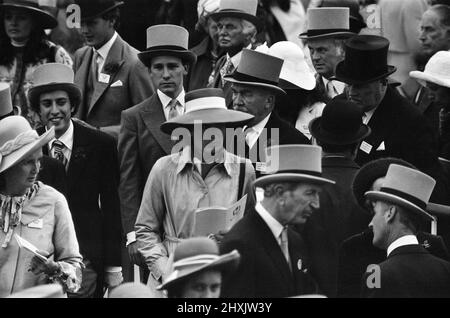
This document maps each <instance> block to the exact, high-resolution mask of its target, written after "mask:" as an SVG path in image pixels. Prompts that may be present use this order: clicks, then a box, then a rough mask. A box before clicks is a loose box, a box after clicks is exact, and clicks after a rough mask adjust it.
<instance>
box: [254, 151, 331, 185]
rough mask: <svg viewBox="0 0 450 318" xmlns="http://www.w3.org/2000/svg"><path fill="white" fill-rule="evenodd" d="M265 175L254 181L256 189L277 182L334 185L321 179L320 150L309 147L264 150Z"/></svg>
mask: <svg viewBox="0 0 450 318" xmlns="http://www.w3.org/2000/svg"><path fill="white" fill-rule="evenodd" d="M266 158H267V163H268V166H267V169H266V172H265V175H263V176H262V177H261V178H259V179H257V180H256V181H255V186H256V187H261V188H263V187H264V186H266V185H268V184H272V183H277V182H307V183H314V184H335V182H334V181H331V180H329V179H325V178H323V177H322V148H321V147H318V146H310V145H284V146H273V147H270V148H268V149H266Z"/></svg>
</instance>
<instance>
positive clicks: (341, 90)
mask: <svg viewBox="0 0 450 318" xmlns="http://www.w3.org/2000/svg"><path fill="white" fill-rule="evenodd" d="M321 77H322V80H323V84H324V85H325V88H327V87H328V83H329V82H332V83H333V86H334V88H336V90H337V92H338V94H339V95H340V94H342V93H344V90H345V87H346V86H347V85H346V84H345V83H343V82H340V81H337V80H331V81H330V80H328V79H326V78H325V77H324V76H321Z"/></svg>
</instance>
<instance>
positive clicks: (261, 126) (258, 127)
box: [249, 113, 272, 134]
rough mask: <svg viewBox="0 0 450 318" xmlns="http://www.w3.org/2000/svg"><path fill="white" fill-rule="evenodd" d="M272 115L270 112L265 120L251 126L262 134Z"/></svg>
mask: <svg viewBox="0 0 450 318" xmlns="http://www.w3.org/2000/svg"><path fill="white" fill-rule="evenodd" d="M271 115H272V113H270V114H269V115H268V116H267V117H266V118H264V119H263V120H261V121H260V122H259V123H257V124H256V125H255V126H253V127H249V128H252V129H253V130H254V131H255V132H257V133H258V134H261V132H262V131H263V130H264V127H266V125H267V123H268V122H269V119H270V116H271Z"/></svg>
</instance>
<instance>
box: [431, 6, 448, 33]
mask: <svg viewBox="0 0 450 318" xmlns="http://www.w3.org/2000/svg"><path fill="white" fill-rule="evenodd" d="M430 10H432V11H434V12H436V13H437V14H438V15H439V17H440V19H439V23H440V24H441V26H443V27H445V28H449V27H450V7H449V6H448V5H445V4H437V5H434V6H432V7H431V8H430Z"/></svg>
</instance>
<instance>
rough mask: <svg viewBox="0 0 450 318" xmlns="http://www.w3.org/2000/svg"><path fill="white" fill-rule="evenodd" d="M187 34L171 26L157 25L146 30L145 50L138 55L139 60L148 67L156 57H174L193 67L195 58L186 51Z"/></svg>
mask: <svg viewBox="0 0 450 318" xmlns="http://www.w3.org/2000/svg"><path fill="white" fill-rule="evenodd" d="M188 43H189V32H188V30H186V29H185V28H183V27H180V26H178V25H173V24H158V25H154V26H151V27H149V28H148V29H147V50H146V51H144V52H142V53H139V54H138V56H139V59H140V60H141V61H142V63H144V65H145V66H147V67H150V66H151V62H152V59H153V58H154V57H156V56H163V55H168V56H175V57H178V58H180V59H181V60H182V61H183V62H184V63H188V64H190V65H193V64H194V63H195V62H196V60H197V56H196V55H195V54H194V53H193V52H191V51H190V50H189V49H188Z"/></svg>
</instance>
